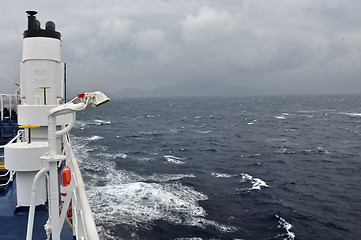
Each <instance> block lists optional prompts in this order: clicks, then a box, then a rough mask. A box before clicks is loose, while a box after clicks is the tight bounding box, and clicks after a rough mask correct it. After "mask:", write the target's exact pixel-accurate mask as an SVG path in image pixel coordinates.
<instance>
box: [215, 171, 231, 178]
mask: <svg viewBox="0 0 361 240" xmlns="http://www.w3.org/2000/svg"><path fill="white" fill-rule="evenodd" d="M211 174H212V176H213V177H216V178H231V177H234V176H236V175H231V174H227V173H216V172H212V173H211Z"/></svg>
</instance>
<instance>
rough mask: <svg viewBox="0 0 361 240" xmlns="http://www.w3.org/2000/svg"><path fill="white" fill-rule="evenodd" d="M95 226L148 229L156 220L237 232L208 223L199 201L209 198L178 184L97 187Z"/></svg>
mask: <svg viewBox="0 0 361 240" xmlns="http://www.w3.org/2000/svg"><path fill="white" fill-rule="evenodd" d="M88 194H89V199H91V201H90V204H91V207H92V210H93V211H94V212H95V215H94V217H95V221H96V223H104V222H106V223H107V224H108V225H115V224H124V225H131V226H133V227H140V226H143V227H144V226H149V225H150V224H152V223H153V222H154V221H156V220H163V221H167V222H169V223H171V224H176V225H185V226H195V227H200V228H206V227H207V226H210V227H214V228H215V229H217V230H218V231H221V232H233V231H236V230H237V229H238V228H236V227H234V226H229V225H223V224H219V223H217V222H214V221H211V220H208V219H206V218H205V217H206V216H207V213H206V212H205V210H204V209H203V208H202V207H201V206H199V204H198V202H199V201H204V200H207V199H208V197H207V195H205V194H203V193H200V192H197V191H195V190H194V189H193V188H191V187H188V186H183V185H182V184H180V183H178V182H176V183H173V182H172V183H146V182H132V183H127V184H120V185H108V186H100V187H95V188H93V189H91V190H89V191H88Z"/></svg>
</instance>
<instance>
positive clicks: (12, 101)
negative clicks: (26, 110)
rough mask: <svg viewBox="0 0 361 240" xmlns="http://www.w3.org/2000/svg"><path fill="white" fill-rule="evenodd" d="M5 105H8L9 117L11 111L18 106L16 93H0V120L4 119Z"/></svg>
mask: <svg viewBox="0 0 361 240" xmlns="http://www.w3.org/2000/svg"><path fill="white" fill-rule="evenodd" d="M4 99H8V101H7V104H6V103H4ZM5 105H9V107H8V108H9V117H10V119H11V117H12V111H11V110H15V111H16V109H17V107H18V101H17V95H16V94H0V120H4V109H5V107H6V106H5Z"/></svg>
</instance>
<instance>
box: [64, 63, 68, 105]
mask: <svg viewBox="0 0 361 240" xmlns="http://www.w3.org/2000/svg"><path fill="white" fill-rule="evenodd" d="M66 101H67V100H66V63H64V102H66Z"/></svg>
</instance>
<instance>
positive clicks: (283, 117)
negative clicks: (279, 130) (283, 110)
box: [275, 116, 286, 119]
mask: <svg viewBox="0 0 361 240" xmlns="http://www.w3.org/2000/svg"><path fill="white" fill-rule="evenodd" d="M275 118H277V119H286V117H285V116H275Z"/></svg>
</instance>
